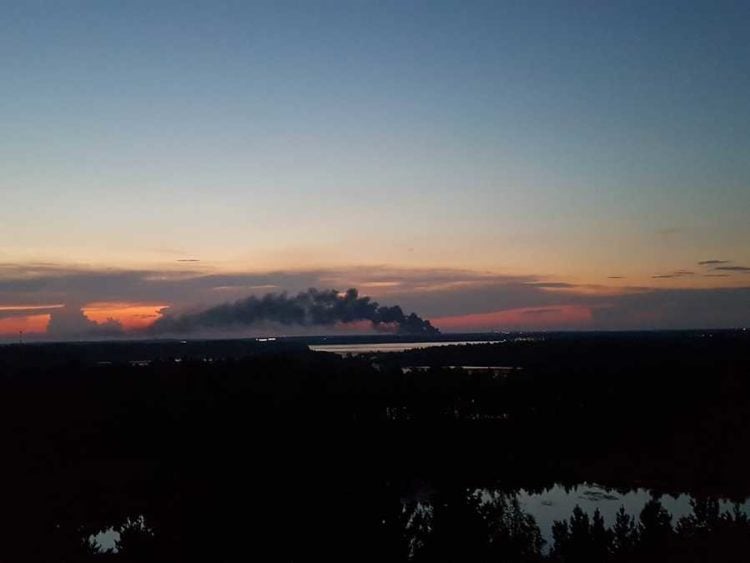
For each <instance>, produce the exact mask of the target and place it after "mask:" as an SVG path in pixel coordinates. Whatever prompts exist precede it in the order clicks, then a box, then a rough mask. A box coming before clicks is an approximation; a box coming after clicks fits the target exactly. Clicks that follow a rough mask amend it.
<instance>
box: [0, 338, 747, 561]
mask: <svg viewBox="0 0 750 563" xmlns="http://www.w3.org/2000/svg"><path fill="white" fill-rule="evenodd" d="M496 338H497V336H496ZM502 340H503V341H502V342H496V343H491V344H475V345H471V346H444V347H439V348H427V349H421V350H412V351H406V352H399V353H369V354H362V355H359V356H354V357H342V356H340V355H335V354H329V353H322V352H312V351H310V350H309V349H308V348H307V343H308V342H310V341H312V340H310V341H306V340H304V339H280V340H277V341H274V342H263V343H259V342H256V341H242V340H236V341H190V342H185V343H183V342H180V341H151V342H108V343H88V344H87V343H78V344H34V345H9V346H3V347H0V376H1V377H0V419H1V420H0V438H1V441H0V444H2V454H3V455H2V460H3V462H2V464H0V487H2V495H1V496H0V501H1V503H0V561H14V562H18V561H188V560H190V561H246V560H258V561H318V560H327V561H417V562H422V561H445V562H448V561H451V562H453V561H456V562H457V561H513V562H515V561H518V562H522V561H564V562H577V561H581V562H595V561H596V562H600V561H746V560H747V558H748V554H750V522H748V518H747V516H746V515H745V513H744V512H743V511H742V509H741V508H740V506H739V504H737V505H736V506H734V507H731V508H722V506H721V505H720V504H719V502H718V499H720V498H721V499H728V500H729V501H735V502H737V503H739V502H741V501H744V500H745V499H746V498H747V497H748V496H750V453H748V448H747V445H748V438H750V379H749V376H750V335H748V333H747V332H743V331H710V332H699V331H694V332H660V333H602V334H597V333H579V334H574V333H570V334H536V335H507V336H503V337H502ZM314 341H317V340H314ZM415 366H418V369H406V368H414V367H415ZM449 366H503V367H506V368H513V369H504V370H502V371H495V370H484V371H483V370H478V369H462V368H457V367H449ZM583 482H589V483H598V484H599V485H601V486H602V487H604V488H609V489H611V490H613V491H627V490H629V489H633V488H636V487H642V488H647V489H650V490H652V491H653V493H654V496H653V498H652V499H651V501H649V502H648V503H647V504H646V506H645V507H644V508H643V510H642V511H640V512H638V513H635V514H630V513H628V512H627V511H625V510H624V509H623V510H622V511H621V513H620V514H618V517H617V519H616V521H615V522H613V523H611V524H606V523H605V522H604V521H603V519H602V518H601V515H599V514H598V513H594V514H586V513H584V512H583V511H582V510H580V509H576V510H575V511H573V512H572V513H571V514H567V515H565V516H564V517H561V519H560V520H559V521H558V522H556V523H555V525H554V526H553V530H552V532H553V541H552V542H547V543H546V544H545V543H544V539H543V537H542V535H541V532H540V529H539V525H538V523H537V522H536V521H535V519H534V517H533V516H532V515H531V514H529V513H527V512H526V511H525V510H524V508H523V506H521V505H520V504H519V502H518V500H517V498H516V493H517V492H518V491H519V490H520V489H524V490H526V491H544V490H545V489H548V488H549V487H551V486H553V485H554V484H561V485H562V486H565V487H572V486H574V485H576V484H578V483H583ZM666 493H689V494H690V495H692V497H693V511H692V513H691V514H690V515H687V516H682V517H679V518H678V517H674V516H673V515H671V514H669V513H668V512H667V511H666V509H665V508H664V507H663V506H662V504H661V503H660V502H659V495H660V494H666ZM105 530H110V531H116V532H118V537H119V539H118V540H117V542H116V551H107V550H103V549H102V548H101V547H100V546H99V545H98V544H97V543H96V542H94V541H93V540H92V536H94V535H96V534H98V533H100V532H103V531H105Z"/></svg>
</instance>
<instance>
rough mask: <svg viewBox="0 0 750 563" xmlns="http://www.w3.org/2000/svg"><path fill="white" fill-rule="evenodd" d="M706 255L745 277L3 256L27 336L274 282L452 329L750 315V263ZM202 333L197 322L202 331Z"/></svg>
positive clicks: (70, 332)
mask: <svg viewBox="0 0 750 563" xmlns="http://www.w3.org/2000/svg"><path fill="white" fill-rule="evenodd" d="M706 266H711V268H710V271H711V272H716V271H717V270H720V271H721V272H722V274H727V275H730V274H731V275H734V276H735V277H733V278H731V279H732V280H737V282H736V283H739V285H734V286H726V287H674V286H672V287H651V286H645V285H642V286H619V285H618V286H611V285H605V284H601V285H592V284H575V283H570V282H566V281H560V280H556V279H554V278H548V277H542V276H533V275H529V276H519V275H503V274H496V273H491V272H478V271H472V270H459V269H445V268H442V269H440V268H434V269H428V268H424V269H405V268H389V267H385V266H372V267H352V268H349V269H345V270H344V269H342V270H334V269H318V270H284V271H269V272H250V273H242V272H211V271H205V270H198V269H181V270H174V269H172V270H163V271H162V270H150V269H139V270H124V269H97V268H81V267H69V266H65V265H55V264H5V265H0V338H4V339H6V340H10V339H14V338H17V337H18V335H19V332H20V331H23V333H24V334H25V337H26V338H38V339H50V340H67V339H90V338H117V337H130V338H132V337H140V336H144V335H145V334H148V331H147V329H148V327H150V326H152V325H154V324H155V323H160V322H161V323H163V322H165V321H162V320H161V319H163V318H164V315H165V313H166V314H168V315H169V316H170V317H171V318H177V317H179V316H182V317H183V318H188V317H185V315H188V314H195V313H196V312H198V311H205V310H211V308H215V307H216V306H218V305H221V304H226V303H233V302H237V301H240V300H247V299H248V298H250V299H251V300H252V299H254V298H260V297H262V296H264V295H267V294H269V293H271V294H281V293H284V292H287V293H288V294H290V295H295V294H298V293H300V292H306V291H307V290H308V289H309V288H322V289H337V290H346V289H347V288H350V287H351V288H357V289H358V290H359V294H360V295H361V296H363V297H370V298H372V299H377V300H378V301H379V302H381V303H383V304H384V305H386V306H389V307H392V306H396V305H398V306H400V307H401V308H403V310H404V311H409V312H411V311H414V312H415V313H416V314H418V315H419V316H420V317H422V318H424V319H426V320H430V321H431V322H432V323H433V325H434V326H435V327H436V328H438V329H441V330H443V331H448V332H459V331H483V330H566V329H573V330H581V329H590V330H617V329H623V330H627V329H679V328H732V327H741V326H747V325H750V283H748V284H747V285H743V284H742V281H743V280H744V279H747V273H746V270H750V269H748V268H746V267H744V266H731V270H728V269H725V268H730V267H727V266H721V265H716V264H710V265H709V264H706ZM688 272H689V270H676V271H674V272H671V273H669V274H655V275H654V277H655V278H666V279H658V280H656V281H658V282H659V283H660V284H661V283H668V282H670V281H671V282H674V284H675V285H677V284H679V283H683V284H684V283H687V282H688V281H692V280H695V279H700V278H704V277H706V275H705V274H704V275H701V276H699V275H697V274H693V273H690V274H688ZM708 275H711V274H708ZM713 275H719V274H713ZM721 281H722V282H726V280H725V279H722V280H721ZM256 320H257V321H258V322H257V323H251V322H247V323H245V324H244V325H243V326H241V327H234V328H239V329H240V330H235V331H234V333H236V334H237V335H243V334H250V333H251V332H252V330H251V329H253V328H254V329H255V331H256V332H262V331H265V332H266V333H274V332H277V333H279V332H280V331H283V332H284V333H291V327H290V326H289V325H288V324H287V325H286V326H284V325H283V323H282V324H281V325H279V324H274V322H273V319H256ZM365 320H366V318H365ZM261 321H262V322H261ZM302 328H305V327H302ZM335 328H336V327H335V323H334V324H329V325H325V324H324V325H321V327H320V331H322V332H325V331H328V330H333V329H335ZM349 328H350V329H356V330H367V325H366V324H365V325H356V324H355V323H352V324H351V326H350V327H349ZM306 329H307V330H317V327H316V326H313V327H307V328H306ZM370 329H372V327H370ZM200 334H201V331H200V330H199V331H198V332H197V333H196V334H195V335H196V336H199V335H200Z"/></svg>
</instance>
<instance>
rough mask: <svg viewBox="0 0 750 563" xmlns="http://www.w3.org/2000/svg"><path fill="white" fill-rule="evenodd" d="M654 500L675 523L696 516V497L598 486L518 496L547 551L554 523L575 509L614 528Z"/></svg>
mask: <svg viewBox="0 0 750 563" xmlns="http://www.w3.org/2000/svg"><path fill="white" fill-rule="evenodd" d="M652 498H658V499H659V502H660V503H661V505H662V506H663V507H664V509H665V510H667V511H668V512H669V513H670V514H671V515H672V517H673V518H674V520H678V519H680V518H683V517H685V516H689V515H691V514H692V513H693V508H692V506H691V501H693V497H692V496H690V495H688V494H684V493H683V494H679V495H677V496H672V495H658V494H656V493H654V492H652V491H649V490H647V489H642V488H637V489H632V490H629V491H626V492H621V491H617V490H614V489H607V488H603V487H600V486H598V485H596V484H585V483H584V484H581V485H577V486H575V487H572V488H571V487H567V488H566V487H563V486H562V485H555V486H553V487H551V488H550V489H547V490H546V491H544V492H541V493H530V492H527V491H525V490H523V489H522V490H521V491H519V493H518V500H519V503H520V505H521V507H522V508H523V509H524V510H525V511H526V512H528V513H529V514H531V515H532V516H533V517H534V519H535V520H536V522H537V524H538V525H539V529H540V530H541V533H542V537H543V538H544V540H545V542H546V545H547V546H548V547H549V546H551V545H552V543H553V539H552V525H553V524H554V522H555V521H556V520H558V521H559V520H563V519H565V518H568V517H569V516H570V515H571V514H572V512H573V509H574V508H575V507H576V506H579V507H580V508H581V509H582V510H583V511H584V512H585V513H586V514H588V515H589V516H593V515H594V511H596V510H598V511H599V513H600V514H601V516H602V518H603V519H604V524H605V525H606V526H613V525H614V524H615V520H616V517H617V512H618V511H619V510H620V507H624V508H625V511H626V512H627V513H628V514H629V515H631V516H636V517H637V516H638V515H639V514H640V513H641V511H642V510H643V508H644V507H645V506H646V503H647V502H648V501H649V500H651V499H652ZM718 502H719V508H720V510H721V511H722V512H725V511H731V510H732V509H733V508H734V504H733V503H732V502H731V501H729V500H726V499H719V500H718ZM740 507H741V509H742V511H743V512H744V513H745V514H750V502H748V501H745V502H744V503H743V504H741V505H740Z"/></svg>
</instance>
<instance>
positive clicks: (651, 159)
mask: <svg viewBox="0 0 750 563" xmlns="http://www.w3.org/2000/svg"><path fill="white" fill-rule="evenodd" d="M0 7H1V8H2V13H3V17H2V18H0V83H1V84H2V88H1V89H0V132H1V134H0V337H6V338H10V337H15V336H16V335H17V334H18V332H19V331H21V330H23V331H24V332H26V333H27V334H37V335H40V336H44V335H46V336H48V337H55V338H68V337H70V338H74V337H77V336H80V335H81V334H83V333H87V334H88V333H90V332H91V331H101V333H102V334H105V333H107V332H108V331H109V330H110V329H118V330H119V329H121V328H124V329H126V330H137V329H138V328H142V327H144V326H147V325H148V324H150V323H152V322H154V321H155V320H156V319H158V318H159V317H160V316H161V315H163V314H165V311H167V309H169V310H170V311H172V312H174V311H181V310H187V309H195V308H199V307H201V306H210V305H214V304H216V303H221V302H223V301H227V300H234V299H240V298H243V297H246V296H248V295H261V294H263V293H266V292H282V291H288V292H296V291H302V290H304V289H307V288H308V287H320V288H335V289H340V290H344V289H346V288H347V287H357V288H359V290H360V293H361V294H366V295H370V296H372V297H373V298H374V299H377V300H378V301H379V302H381V303H384V304H389V305H390V304H400V305H401V306H403V307H404V309H405V310H409V311H411V310H414V311H417V312H418V313H419V314H420V315H422V316H424V317H427V318H430V319H431V320H433V321H434V324H435V325H436V326H438V327H440V328H442V329H443V330H448V331H453V330H455V331H458V330H505V329H510V330H516V329H518V330H521V329H524V330H525V329H584V328H591V329H632V328H710V327H736V326H746V325H750V220H748V219H750V158H748V157H747V155H748V154H750V104H748V102H747V100H750V41H748V40H747V30H748V29H750V4H748V3H747V2H743V1H740V2H721V1H706V2H692V1H689V0H682V1H674V2H671V1H663V2H651V1H648V2H638V1H628V2H626V1H622V2H599V1H567V2H562V1H559V2H545V1H541V0H540V1H536V2H527V1H501V0H496V1H492V2H479V1H475V2H472V1H456V2H441V1H431V2H419V1H398V2H389V1H380V2H370V1H368V2H365V1H357V0H351V1H346V2H343V1H342V2H326V1H318V0H316V1H304V2H303V1H300V2H284V1H276V2H221V1H211V2H189V1H181V2H167V1H148V2H137V1H130V2H114V1H105V2H75V1H70V2H37V1H28V0H27V1H22V2H6V1H2V0H0Z"/></svg>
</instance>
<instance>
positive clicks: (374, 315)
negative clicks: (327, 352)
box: [150, 289, 440, 335]
mask: <svg viewBox="0 0 750 563" xmlns="http://www.w3.org/2000/svg"><path fill="white" fill-rule="evenodd" d="M357 321H370V322H371V323H372V326H373V328H375V329H384V330H390V329H393V330H395V332H397V333H398V334H413V335H435V334H440V331H439V330H438V329H436V328H435V327H433V326H432V325H431V324H430V321H427V320H424V319H422V318H421V317H419V316H417V315H416V314H414V313H411V314H409V315H405V314H404V312H403V310H402V309H401V307H399V306H398V305H396V306H393V307H386V306H381V305H379V304H378V303H376V302H375V301H371V300H370V298H369V297H360V296H359V294H358V292H357V290H356V289H349V290H348V291H347V292H346V293H343V294H342V293H339V292H338V291H336V290H335V289H332V290H327V291H321V290H317V289H308V290H307V291H304V292H301V293H298V294H297V295H296V296H293V297H290V296H288V295H287V294H286V293H279V294H275V293H269V294H267V295H265V296H263V297H260V298H258V297H254V296H253V297H248V298H246V299H241V300H239V301H235V302H234V303H225V304H223V305H217V306H215V307H211V308H209V309H206V310H204V311H199V312H196V313H185V314H182V315H169V314H167V315H166V316H165V317H163V318H161V319H159V320H158V321H156V322H155V323H154V324H153V325H152V326H151V328H150V331H151V332H153V333H157V334H165V333H188V332H195V331H198V330H206V329H208V330H227V329H235V328H243V327H250V326H253V325H257V324H260V323H265V322H270V323H278V324H282V325H288V326H292V325H296V326H333V325H336V324H339V323H353V322H357Z"/></svg>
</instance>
